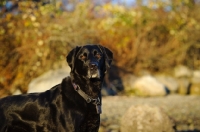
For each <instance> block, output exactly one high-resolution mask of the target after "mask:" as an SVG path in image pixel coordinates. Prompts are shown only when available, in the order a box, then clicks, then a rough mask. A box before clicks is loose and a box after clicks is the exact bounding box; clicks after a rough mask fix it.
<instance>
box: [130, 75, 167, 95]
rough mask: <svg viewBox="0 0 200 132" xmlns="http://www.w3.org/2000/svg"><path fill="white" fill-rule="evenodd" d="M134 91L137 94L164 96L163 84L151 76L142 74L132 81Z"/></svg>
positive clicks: (165, 92)
mask: <svg viewBox="0 0 200 132" xmlns="http://www.w3.org/2000/svg"><path fill="white" fill-rule="evenodd" d="M132 90H133V91H134V93H135V94H136V95H139V96H164V95H166V94H167V91H166V88H165V86H164V85H163V84H162V83H160V82H159V81H158V80H156V78H154V77H152V76H143V77H141V78H139V79H137V80H136V81H135V82H134V86H133V89H132Z"/></svg>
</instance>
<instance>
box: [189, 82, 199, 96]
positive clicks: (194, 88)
mask: <svg viewBox="0 0 200 132" xmlns="http://www.w3.org/2000/svg"><path fill="white" fill-rule="evenodd" d="M189 94H191V95H200V83H193V84H192V85H191V87H190V90H189Z"/></svg>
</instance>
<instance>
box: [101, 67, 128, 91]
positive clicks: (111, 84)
mask: <svg viewBox="0 0 200 132" xmlns="http://www.w3.org/2000/svg"><path fill="white" fill-rule="evenodd" d="M119 70H120V69H119V68H118V67H117V66H116V65H112V66H111V68H110V70H109V71H108V73H107V74H106V76H105V79H104V83H103V92H102V95H117V93H118V92H121V91H123V90H124V85H123V82H122V78H121V77H120V73H119Z"/></svg>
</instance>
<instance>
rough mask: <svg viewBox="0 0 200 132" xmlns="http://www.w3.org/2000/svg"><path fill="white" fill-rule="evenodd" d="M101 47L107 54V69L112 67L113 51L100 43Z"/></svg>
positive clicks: (105, 54)
mask: <svg viewBox="0 0 200 132" xmlns="http://www.w3.org/2000/svg"><path fill="white" fill-rule="evenodd" d="M98 47H99V49H100V50H101V52H102V53H103V54H104V56H105V64H106V70H107V69H108V68H110V65H111V62H112V60H113V53H112V52H111V51H110V50H109V49H108V48H106V47H103V46H101V45H98Z"/></svg>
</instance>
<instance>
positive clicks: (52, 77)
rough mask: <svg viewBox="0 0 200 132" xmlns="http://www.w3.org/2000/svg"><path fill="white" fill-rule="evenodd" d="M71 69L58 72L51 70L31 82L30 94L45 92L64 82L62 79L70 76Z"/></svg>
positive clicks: (67, 68) (62, 69)
mask: <svg viewBox="0 0 200 132" xmlns="http://www.w3.org/2000/svg"><path fill="white" fill-rule="evenodd" d="M70 70H71V69H70V68H69V67H65V68H61V69H57V70H50V71H48V72H46V73H44V74H43V75H41V76H39V77H38V78H36V79H34V80H33V81H31V83H30V84H29V86H28V93H33V92H44V91H46V90H48V89H50V88H52V87H53V86H55V85H57V84H59V83H61V82H62V79H63V78H65V77H67V76H69V74H70Z"/></svg>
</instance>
